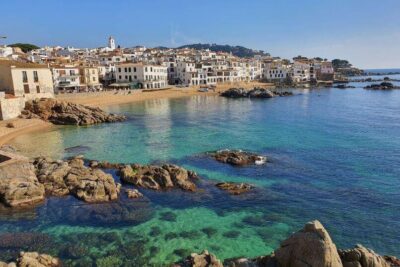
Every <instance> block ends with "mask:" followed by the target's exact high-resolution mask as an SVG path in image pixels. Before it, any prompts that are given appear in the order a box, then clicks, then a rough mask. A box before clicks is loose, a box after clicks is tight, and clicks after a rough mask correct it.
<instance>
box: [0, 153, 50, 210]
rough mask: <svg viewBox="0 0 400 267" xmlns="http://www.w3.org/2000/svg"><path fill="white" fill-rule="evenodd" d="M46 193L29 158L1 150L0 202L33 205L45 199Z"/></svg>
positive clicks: (9, 204) (7, 204) (22, 205)
mask: <svg viewBox="0 0 400 267" xmlns="http://www.w3.org/2000/svg"><path fill="white" fill-rule="evenodd" d="M44 193H45V191H44V186H43V185H42V184H41V183H40V182H39V181H38V179H37V177H36V175H35V168H34V166H33V165H32V163H30V162H29V160H28V158H25V157H23V156H19V155H16V154H14V153H9V152H6V151H0V202H2V203H3V204H4V205H6V206H9V207H24V206H32V205H34V204H37V203H40V202H42V201H43V200H44V199H45V194H44Z"/></svg>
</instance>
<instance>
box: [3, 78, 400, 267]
mask: <svg viewBox="0 0 400 267" xmlns="http://www.w3.org/2000/svg"><path fill="white" fill-rule="evenodd" d="M380 72H381V70H380ZM363 78H365V77H363ZM380 78H383V77H382V76H380ZM391 78H393V79H400V76H399V75H394V76H393V77H391ZM394 83H395V84H397V85H400V83H399V82H394ZM368 84H369V83H353V82H351V83H350V84H349V85H354V86H355V87H356V88H354V89H345V90H343V89H335V88H320V89H304V90H299V89H293V92H294V95H293V96H289V97H276V98H273V99H265V100H256V99H226V98H223V97H219V96H202V95H198V96H192V97H187V98H180V99H157V100H148V101H144V102H140V103H131V104H121V105H114V106H109V107H108V108H107V111H108V112H113V113H119V114H124V115H126V116H127V117H128V120H127V121H125V122H121V123H113V124H101V125H94V126H88V127H75V126H62V127H55V128H53V129H52V130H50V131H45V132H39V133H38V132H36V133H30V134H26V135H22V136H19V137H17V138H16V139H15V140H14V141H13V142H12V145H14V146H15V147H17V148H18V149H19V150H20V151H21V153H23V154H25V155H27V156H31V157H33V156H39V155H41V156H48V157H52V158H55V159H58V158H68V157H72V156H75V155H84V157H85V158H87V159H94V160H106V161H109V162H118V163H140V164H162V163H173V164H177V165H180V166H183V167H184V168H187V169H189V170H193V171H195V172H197V173H198V175H199V176H200V179H199V182H198V187H199V190H198V191H197V192H195V193H192V192H183V191H180V190H168V191H161V192H156V191H152V190H145V189H139V190H140V191H141V192H142V193H143V194H144V197H143V198H142V199H128V198H127V197H126V196H125V194H124V190H125V189H127V188H133V186H132V185H126V184H123V188H122V190H121V196H120V198H119V200H118V201H116V202H113V203H103V204H86V203H83V202H82V201H79V200H77V199H75V198H74V197H71V196H70V197H62V198H59V197H51V198H49V199H48V200H47V201H46V202H45V203H44V204H42V205H40V206H38V207H37V208H36V209H34V210H22V211H19V212H11V211H9V210H3V211H2V212H1V213H0V260H11V259H14V258H15V257H16V255H17V254H18V252H19V251H21V250H24V251H39V252H42V253H48V254H51V255H53V256H57V257H60V258H61V260H62V261H63V263H64V265H65V266H168V264H170V263H173V262H176V261H178V260H180V259H182V258H184V257H186V256H188V255H190V253H192V252H197V253H200V252H201V251H202V250H205V249H207V250H208V251H209V252H211V253H213V254H215V255H216V256H217V257H218V258H219V259H222V260H224V259H229V258H232V257H257V256H260V255H266V254H269V253H271V252H272V251H273V250H274V249H276V248H278V247H279V245H280V242H282V241H283V240H284V239H286V238H287V237H288V236H290V235H291V234H292V233H294V232H296V231H298V230H299V229H301V228H302V227H303V225H304V224H305V223H307V222H308V221H311V220H319V221H320V222H321V223H322V224H323V225H324V226H325V228H326V229H327V230H328V231H329V233H330V235H331V237H332V239H333V241H334V242H335V244H336V245H337V247H339V248H343V249H344V248H352V247H353V246H355V245H356V244H359V243H361V244H363V245H364V246H366V247H369V248H371V249H373V250H374V251H376V252H377V253H380V254H385V255H395V256H400V245H399V237H400V220H399V215H400V90H391V91H375V90H365V89H363V87H364V86H366V85H368ZM220 149H242V150H246V151H251V152H255V153H258V154H261V155H264V156H266V157H268V159H269V161H268V162H267V163H266V164H264V165H251V166H245V167H235V166H230V165H226V164H223V163H219V162H216V161H215V160H214V159H212V158H210V157H209V155H208V154H207V152H210V151H216V150H220ZM107 172H109V173H111V174H112V175H113V176H114V178H115V180H116V181H117V182H119V179H118V176H117V175H116V173H115V172H114V171H107ZM221 181H230V182H245V183H250V184H252V185H254V186H255V190H254V191H253V192H251V193H249V194H243V195H240V196H234V195H230V194H228V193H226V192H224V191H221V190H219V189H217V188H216V187H215V184H216V183H218V182H221Z"/></svg>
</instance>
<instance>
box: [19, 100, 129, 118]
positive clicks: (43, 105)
mask: <svg viewBox="0 0 400 267" xmlns="http://www.w3.org/2000/svg"><path fill="white" fill-rule="evenodd" d="M32 114H34V115H32ZM22 115H23V116H24V117H26V118H32V117H39V118H41V119H42V120H45V121H49V122H52V123H54V124H60V125H67V124H70V125H90V124H96V123H102V122H118V121H124V120H125V119H126V117H125V116H120V115H114V114H108V113H106V112H105V111H103V110H101V109H100V108H94V107H89V106H83V105H79V104H74V103H69V102H64V101H58V100H55V99H51V98H42V99H36V100H31V101H28V102H27V103H26V105H25V111H24V112H23V113H22Z"/></svg>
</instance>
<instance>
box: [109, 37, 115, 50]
mask: <svg viewBox="0 0 400 267" xmlns="http://www.w3.org/2000/svg"><path fill="white" fill-rule="evenodd" d="M108 48H110V49H111V50H115V39H114V38H113V37H112V36H110V37H109V38H108Z"/></svg>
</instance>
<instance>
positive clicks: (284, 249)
mask: <svg viewBox="0 0 400 267" xmlns="http://www.w3.org/2000/svg"><path fill="white" fill-rule="evenodd" d="M275 259H276V261H277V262H278V264H279V265H280V266H282V267H291V266H310V267H311V266H312V267H317V266H320V267H324V266H326V267H342V262H341V259H340V257H339V254H338V251H337V249H336V246H335V244H334V243H333V242H332V239H331V237H330V236H329V234H328V232H327V231H326V230H325V228H324V227H323V226H322V224H321V223H320V222H319V221H312V222H309V223H307V224H306V225H305V226H304V228H303V229H302V230H300V231H299V232H297V233H295V234H293V235H292V236H291V237H289V238H288V239H286V240H285V241H283V242H282V243H281V246H280V248H278V249H277V250H276V251H275Z"/></svg>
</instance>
